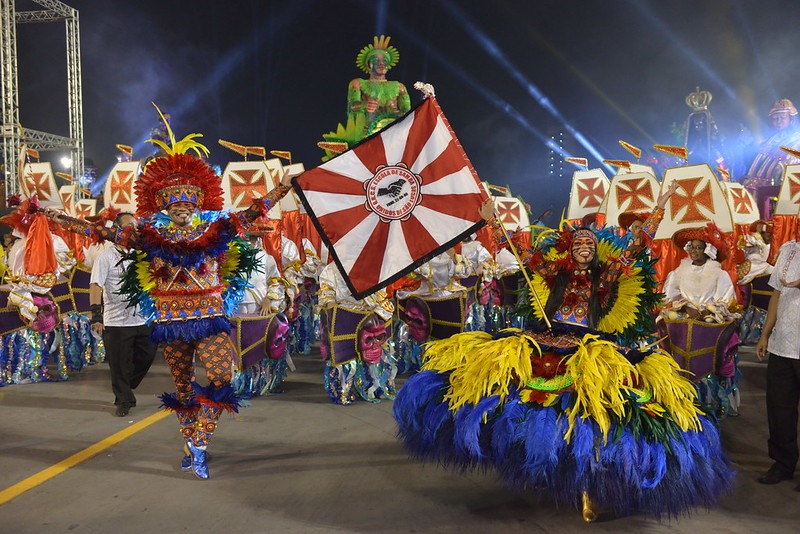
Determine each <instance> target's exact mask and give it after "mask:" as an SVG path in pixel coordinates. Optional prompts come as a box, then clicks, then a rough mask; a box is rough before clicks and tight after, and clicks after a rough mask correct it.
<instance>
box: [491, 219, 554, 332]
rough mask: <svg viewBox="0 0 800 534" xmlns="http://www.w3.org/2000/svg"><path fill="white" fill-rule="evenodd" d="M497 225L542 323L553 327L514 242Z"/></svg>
mask: <svg viewBox="0 0 800 534" xmlns="http://www.w3.org/2000/svg"><path fill="white" fill-rule="evenodd" d="M497 224H498V225H500V230H502V231H503V236H504V237H505V238H506V242H507V243H508V247H509V248H510V249H511V252H512V253H513V254H514V257H515V258H516V259H517V263H518V264H519V270H520V271H522V276H524V277H525V282H527V283H528V289H530V290H531V295H533V300H534V301H535V302H536V305H537V306H538V307H539V311H541V312H542V317H544V322H545V324H546V325H547V328H552V327H553V325H551V324H550V319H548V318H547V314H546V313H545V312H544V306H542V301H541V300H539V294H538V293H537V292H536V289H535V288H534V287H533V282H532V281H531V279H530V277H529V276H528V271H527V270H526V268H525V264H524V263H522V259H521V258H520V257H519V252H518V251H517V247H515V246H514V242H513V241H511V236H509V235H508V231H507V230H506V227H505V225H504V224H503V223H502V222H500V221H498V222H497Z"/></svg>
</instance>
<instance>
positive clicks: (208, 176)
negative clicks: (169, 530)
mask: <svg viewBox="0 0 800 534" xmlns="http://www.w3.org/2000/svg"><path fill="white" fill-rule="evenodd" d="M154 105H155V104H154ZM156 109H158V106H156ZM158 113H159V115H161V118H162V120H163V121H164V124H166V126H167V132H168V133H169V138H170V144H171V146H167V144H166V143H164V142H163V141H161V140H159V139H149V140H148V141H149V142H151V143H153V144H155V145H158V146H159V147H161V149H162V150H164V152H165V153H166V154H167V155H166V156H161V157H157V158H154V159H152V160H150V162H148V163H147V165H145V167H144V170H143V171H142V173H141V174H140V175H139V179H138V180H137V181H136V185H135V186H134V189H135V191H136V216H137V217H149V216H151V215H153V214H154V213H158V212H159V211H162V210H164V209H166V208H167V207H168V206H169V205H170V204H174V203H175V202H191V203H193V204H194V205H195V206H197V207H198V208H199V209H202V210H215V211H216V210H221V209H222V207H223V199H222V193H223V192H222V184H221V180H220V178H219V176H217V174H216V173H215V172H214V171H213V170H212V169H211V168H210V167H209V166H208V165H207V164H206V163H205V162H204V161H203V160H202V159H201V157H203V156H206V155H208V149H207V148H206V147H205V146H204V145H202V144H201V143H199V142H198V141H197V140H196V139H197V138H198V137H202V135H201V134H197V133H193V134H189V135H187V136H186V137H184V138H183V139H181V140H180V141H178V140H176V139H175V134H174V133H173V132H172V128H171V127H170V126H169V122H168V121H167V120H166V118H164V115H163V114H162V113H161V110H158ZM190 152H194V154H191V153H190Z"/></svg>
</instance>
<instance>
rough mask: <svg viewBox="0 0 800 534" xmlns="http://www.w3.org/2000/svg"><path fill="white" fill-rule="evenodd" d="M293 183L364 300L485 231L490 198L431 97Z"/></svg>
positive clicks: (355, 291)
mask: <svg viewBox="0 0 800 534" xmlns="http://www.w3.org/2000/svg"><path fill="white" fill-rule="evenodd" d="M294 184H295V189H296V190H297V193H298V195H299V196H300V199H301V200H302V202H303V204H304V206H305V208H306V211H307V212H308V215H309V216H310V217H311V220H312V221H313V223H314V225H315V226H316V227H317V230H318V231H319V233H320V235H321V236H322V238H323V240H324V241H325V245H326V246H327V247H328V249H329V251H330V253H331V256H332V257H333V260H334V261H335V262H336V264H337V266H338V267H339V270H340V272H341V273H342V276H343V277H344V279H345V281H346V282H347V284H348V286H349V288H350V291H351V293H352V294H353V296H354V297H355V298H359V299H360V298H364V297H366V296H368V295H370V294H371V293H374V292H375V291H378V290H379V289H381V288H383V287H386V286H387V285H389V284H391V283H392V282H394V281H395V280H397V279H399V278H400V277H401V276H403V275H405V274H407V273H409V272H411V271H413V270H414V269H416V268H417V267H418V266H419V265H421V264H423V263H424V262H426V261H428V260H429V259H430V258H432V257H434V256H436V255H437V254H440V253H442V252H444V251H446V250H447V249H449V248H450V247H452V246H453V245H455V244H456V243H458V242H459V241H462V240H463V239H464V238H465V237H467V236H469V235H470V234H471V233H473V232H475V231H476V230H478V229H479V228H480V227H482V226H483V225H484V224H485V223H484V221H483V220H482V219H481V217H480V215H479V213H478V209H479V207H480V205H481V203H482V202H483V201H484V200H485V199H487V198H488V195H487V194H486V192H485V190H484V189H483V188H482V187H481V185H480V180H479V178H478V175H477V173H476V172H475V169H473V167H472V164H471V163H470V162H469V159H468V158H467V155H466V154H465V153H464V149H463V148H462V147H461V144H460V143H459V142H458V139H457V138H456V136H455V134H454V133H453V130H452V128H451V127H450V124H449V123H448V121H447V119H446V118H445V116H444V113H442V110H441V108H440V107H439V104H438V103H437V102H436V100H435V98H433V97H430V98H427V99H425V100H424V101H423V102H422V104H420V105H419V106H418V107H416V108H415V109H414V110H412V111H411V112H409V113H408V114H407V115H405V116H404V117H403V118H401V119H398V120H397V121H395V122H394V123H392V124H391V125H390V126H388V127H386V128H384V129H383V130H381V131H380V132H379V133H378V134H376V135H375V136H373V137H371V138H369V139H368V140H366V141H364V142H363V143H361V144H359V145H357V146H355V147H354V148H353V149H351V150H348V151H347V152H344V153H343V154H340V155H338V156H336V157H335V158H333V159H331V160H329V161H327V162H325V163H323V164H322V165H320V166H319V167H317V168H315V169H312V170H310V171H306V172H305V173H303V174H301V175H300V176H298V177H297V178H295V179H294Z"/></svg>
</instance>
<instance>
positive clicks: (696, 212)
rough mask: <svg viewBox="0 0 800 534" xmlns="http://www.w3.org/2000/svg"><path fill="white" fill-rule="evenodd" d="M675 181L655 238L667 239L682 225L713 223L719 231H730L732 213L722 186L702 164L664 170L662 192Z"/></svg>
mask: <svg viewBox="0 0 800 534" xmlns="http://www.w3.org/2000/svg"><path fill="white" fill-rule="evenodd" d="M672 182H677V183H678V189H677V191H675V194H673V195H672V196H671V197H670V199H669V200H668V201H667V205H666V207H665V213H664V220H663V221H662V222H661V225H660V226H659V227H658V231H657V232H656V236H655V238H656V239H669V238H671V237H672V234H674V233H675V232H677V231H678V230H682V229H684V228H698V227H700V226H706V225H707V224H708V223H709V222H712V221H713V222H714V223H715V224H716V225H717V226H718V227H719V229H720V230H721V231H722V232H726V233H727V232H732V231H733V216H732V215H731V209H730V207H729V206H728V199H727V198H726V196H725V191H723V189H722V186H721V185H720V183H719V180H718V179H717V176H716V175H715V174H714V171H712V170H711V167H709V166H708V165H706V164H702V165H690V166H687V167H675V168H672V169H667V170H666V171H665V172H664V181H663V183H662V184H661V189H662V191H666V190H667V189H669V188H670V187H671V186H672Z"/></svg>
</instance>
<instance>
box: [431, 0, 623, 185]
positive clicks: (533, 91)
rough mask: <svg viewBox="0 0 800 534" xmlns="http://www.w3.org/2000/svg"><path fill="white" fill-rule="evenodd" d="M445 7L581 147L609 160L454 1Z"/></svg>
mask: <svg viewBox="0 0 800 534" xmlns="http://www.w3.org/2000/svg"><path fill="white" fill-rule="evenodd" d="M444 6H445V7H446V8H447V10H448V11H449V12H450V14H451V15H453V17H454V18H457V19H458V20H459V21H460V22H461V24H462V25H463V26H464V28H465V29H466V30H467V34H468V35H469V36H471V37H472V38H473V39H475V40H476V41H478V43H479V44H480V45H481V46H482V47H483V49H484V50H485V51H486V52H487V53H488V54H489V55H490V56H491V57H492V58H493V59H494V60H495V61H497V62H498V63H499V64H500V65H501V66H502V67H503V68H504V69H505V70H506V72H508V73H509V74H510V75H511V77H512V78H514V79H515V80H516V81H517V82H519V84H520V85H522V87H523V88H525V89H526V90H527V92H528V94H529V95H530V96H531V97H532V98H533V99H534V100H535V101H536V102H537V103H538V104H539V105H540V106H541V107H542V108H544V110H545V111H547V112H548V113H549V114H550V115H551V116H552V117H553V118H555V119H556V120H558V121H559V122H560V123H561V124H562V126H564V128H565V129H566V130H567V132H569V133H570V135H572V137H574V138H575V140H576V141H578V143H580V145H581V146H582V147H583V148H585V149H586V150H587V151H588V152H589V153H590V154H591V155H592V156H593V157H594V158H595V159H597V160H598V161H603V160H604V159H607V158H605V157H603V156H602V155H601V154H600V152H599V151H598V150H597V149H596V148H595V147H594V145H593V144H592V143H591V142H590V141H589V140H588V139H587V138H586V136H584V135H583V134H582V133H581V132H579V131H578V130H577V129H576V128H575V127H574V126H572V124H570V122H569V121H568V120H567V119H566V118H565V117H564V116H563V115H562V114H561V112H560V111H558V109H557V108H556V106H555V105H554V104H553V102H552V101H551V100H550V99H549V98H548V97H547V95H545V94H544V93H543V92H542V91H541V90H540V89H539V88H538V87H537V86H536V85H535V84H534V83H533V82H532V81H530V80H528V79H527V78H526V77H525V75H524V74H522V72H520V70H519V69H517V68H516V67H515V66H514V65H513V64H512V63H511V61H510V60H509V59H508V58H507V57H506V55H505V54H504V53H503V52H502V50H500V48H499V47H498V46H497V45H496V44H495V42H494V41H492V39H491V38H489V36H488V35H486V33H485V32H484V31H483V30H482V29H481V28H480V27H478V25H477V24H475V23H473V22H472V21H471V20H470V19H469V17H468V16H467V15H466V13H464V12H463V11H462V10H461V9H460V8H459V7H458V6H457V5H455V3H454V2H452V0H446V1H445V2H444ZM606 167H607V168H608V169H609V170H613V169H612V168H611V167H610V166H608V165H606Z"/></svg>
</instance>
